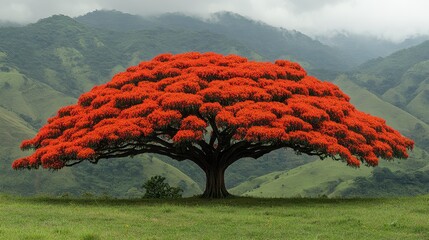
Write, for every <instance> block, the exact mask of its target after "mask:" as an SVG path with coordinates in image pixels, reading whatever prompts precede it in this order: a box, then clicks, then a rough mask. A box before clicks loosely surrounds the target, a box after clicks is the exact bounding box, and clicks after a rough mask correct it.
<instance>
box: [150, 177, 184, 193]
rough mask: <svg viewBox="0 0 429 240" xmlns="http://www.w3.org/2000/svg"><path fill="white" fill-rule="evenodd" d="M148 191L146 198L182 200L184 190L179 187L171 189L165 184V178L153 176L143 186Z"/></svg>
mask: <svg viewBox="0 0 429 240" xmlns="http://www.w3.org/2000/svg"><path fill="white" fill-rule="evenodd" d="M143 188H144V189H146V193H145V194H144V197H145V198H181V197H182V192H183V190H182V189H181V188H179V187H171V186H170V184H168V183H166V182H165V177H163V176H159V175H157V176H153V177H151V178H150V179H149V180H147V181H146V182H145V183H144V184H143Z"/></svg>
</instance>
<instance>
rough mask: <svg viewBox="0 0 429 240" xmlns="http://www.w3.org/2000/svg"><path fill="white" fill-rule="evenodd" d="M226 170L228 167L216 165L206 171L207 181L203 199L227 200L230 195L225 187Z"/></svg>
mask: <svg viewBox="0 0 429 240" xmlns="http://www.w3.org/2000/svg"><path fill="white" fill-rule="evenodd" d="M226 168H227V166H218V165H215V166H210V167H209V168H208V169H205V170H204V172H205V173H206V179H207V180H206V190H205V191H204V193H203V195H202V197H203V198H225V197H228V196H229V195H230V194H229V193H228V191H227V190H226V187H225V177H224V175H225V170H226Z"/></svg>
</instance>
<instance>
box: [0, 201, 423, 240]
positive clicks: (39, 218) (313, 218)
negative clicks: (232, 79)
mask: <svg viewBox="0 0 429 240" xmlns="http://www.w3.org/2000/svg"><path fill="white" fill-rule="evenodd" d="M428 204H429V197H428V196H421V197H408V198H391V199H345V200H344V199H342V200H340V199H305V198H296V199H294V198H292V199H258V198H230V199H222V200H202V199H199V198H190V199H189V198H188V199H174V200H159V199H153V200H150V199H145V200H103V199H67V198H65V199H56V198H29V199H25V198H16V197H7V196H1V197H0V217H1V219H2V222H1V224H0V238H1V239H237V237H239V238H241V239H285V238H287V239H427V238H429V225H428V222H427V215H428V208H427V206H428Z"/></svg>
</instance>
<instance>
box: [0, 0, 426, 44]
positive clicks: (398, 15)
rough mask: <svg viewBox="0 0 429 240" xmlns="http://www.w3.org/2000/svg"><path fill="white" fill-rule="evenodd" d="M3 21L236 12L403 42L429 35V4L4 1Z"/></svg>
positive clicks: (412, 0) (391, 0)
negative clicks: (113, 13) (106, 13)
mask: <svg viewBox="0 0 429 240" xmlns="http://www.w3.org/2000/svg"><path fill="white" fill-rule="evenodd" d="M0 6H1V8H0V19H1V20H9V21H17V22H34V21H36V20H37V19H40V18H44V17H48V16H51V15H54V14H60V13H61V14H65V15H69V16H72V17H74V16H78V15H82V14H85V13H87V12H90V11H93V10H96V9H116V10H119V11H124V12H128V13H133V14H140V15H148V14H159V13H164V12H185V13H190V14H196V15H203V16H204V15H208V14H209V13H213V12H217V11H232V12H236V13H239V14H241V15H244V16H247V17H251V18H253V19H257V20H261V21H264V22H266V23H268V24H271V25H274V26H278V27H284V28H287V29H296V30H299V31H302V32H304V33H306V34H309V35H316V34H327V33H330V32H333V31H343V30H345V31H349V32H352V33H367V34H372V35H377V36H379V37H383V38H388V39H394V40H400V39H403V38H405V37H407V36H410V35H417V34H429V24H428V23H429V14H427V9H429V1H427V0H406V1H405V0H264V1H261V0H198V1H195V0H157V1H151V0H121V1H117V0H73V1H69V0H67V1H66V0H39V1H35V0H0Z"/></svg>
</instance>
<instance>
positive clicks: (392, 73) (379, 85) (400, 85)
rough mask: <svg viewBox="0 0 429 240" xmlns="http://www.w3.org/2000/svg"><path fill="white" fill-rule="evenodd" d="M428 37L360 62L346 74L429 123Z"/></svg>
mask: <svg viewBox="0 0 429 240" xmlns="http://www.w3.org/2000/svg"><path fill="white" fill-rule="evenodd" d="M428 67H429V41H426V42H424V43H422V44H419V45H417V46H415V47H411V48H408V49H404V50H401V51H398V52H396V53H394V54H392V55H390V56H388V57H385V58H378V59H375V60H372V61H369V62H367V63H365V64H363V65H362V66H361V67H359V69H358V70H357V71H356V72H354V73H351V74H350V76H349V78H350V79H351V80H352V81H353V82H355V83H357V84H358V85H359V86H361V87H364V88H367V89H368V90H369V91H371V92H373V93H375V94H377V95H378V96H380V97H381V98H382V99H383V100H385V101H387V102H389V103H392V104H394V105H395V106H398V107H400V108H402V109H404V110H405V111H407V112H409V113H411V114H413V115H414V116H416V117H418V118H419V119H421V120H422V121H424V122H425V123H427V124H429V111H428V110H427V105H428V104H429V75H428V74H429V71H428Z"/></svg>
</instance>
